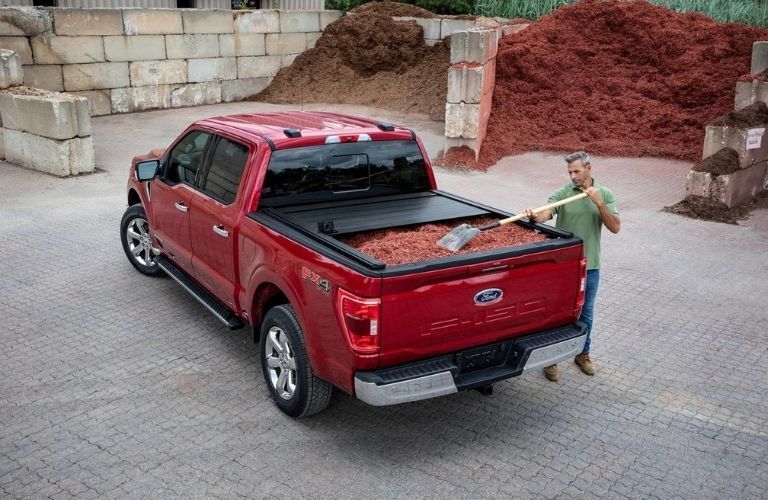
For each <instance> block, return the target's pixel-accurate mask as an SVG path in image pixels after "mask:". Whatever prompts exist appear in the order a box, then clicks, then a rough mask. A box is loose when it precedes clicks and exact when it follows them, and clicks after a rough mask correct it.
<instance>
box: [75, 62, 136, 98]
mask: <svg viewBox="0 0 768 500" xmlns="http://www.w3.org/2000/svg"><path fill="white" fill-rule="evenodd" d="M63 69H64V90H67V91H69V90H97V89H114V88H118V87H127V86H128V85H130V83H131V81H130V77H129V75H128V63H127V62H114V63H95V64H67V65H64V67H63Z"/></svg>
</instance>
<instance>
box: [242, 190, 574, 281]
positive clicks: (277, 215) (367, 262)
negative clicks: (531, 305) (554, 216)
mask: <svg viewBox="0 0 768 500" xmlns="http://www.w3.org/2000/svg"><path fill="white" fill-rule="evenodd" d="M510 215H511V214H509V213H507V212H504V211H500V210H498V209H494V208H491V207H487V206H485V205H482V204H479V203H476V202H473V201H470V200H467V199H464V198H461V197H458V196H455V195H453V194H450V193H445V192H442V191H439V190H430V191H424V192H419V193H411V194H398V195H391V196H377V197H370V198H364V199H357V200H347V201H340V202H326V203H313V204H304V205H295V206H285V207H269V208H263V209H261V210H258V211H256V212H252V213H250V214H249V217H250V218H251V219H254V220H256V221H257V222H259V223H261V224H264V225H266V226H267V227H270V228H272V229H274V230H276V231H278V232H282V233H284V234H286V235H287V236H289V237H292V238H294V239H297V240H298V241H299V242H301V243H302V244H304V245H306V246H310V247H311V248H313V249H314V250H315V251H318V252H320V253H322V254H324V255H326V256H328V257H330V258H333V259H336V260H339V259H343V260H344V261H345V264H347V265H350V266H351V267H353V268H355V269H357V270H359V271H361V272H363V274H367V275H372V276H385V275H386V276H396V275H400V274H408V273H412V272H417V271H427V270H436V269H442V268H446V267H451V266H456V265H460V264H472V263H476V262H483V261H487V260H490V259H494V258H504V257H513V256H516V255H520V254H523V253H529V252H530V251H531V250H532V249H531V248H530V247H531V246H532V245H523V246H520V247H507V248H499V249H494V250H489V251H482V252H476V253H472V254H463V255H459V254H457V255H453V256H449V257H442V258H438V259H432V260H427V261H422V262H416V263H409V264H401V265H395V266H387V265H385V264H384V263H383V262H380V261H378V260H376V259H374V258H373V257H371V256H369V255H366V254H364V253H362V252H359V251H358V250H356V249H354V248H352V247H350V246H348V245H345V244H344V243H342V242H341V241H339V240H338V239H337V238H339V237H341V236H347V235H350V234H354V233H358V232H362V231H373V230H377V229H388V228H396V227H403V226H411V225H419V224H428V223H438V222H449V221H452V220H456V219H465V218H470V217H477V216H491V217H498V218H503V217H508V216H510ZM518 224H521V225H523V226H526V227H529V228H531V229H535V230H537V231H540V232H542V233H544V234H546V235H547V236H548V237H549V239H548V240H546V241H543V242H538V243H535V244H533V245H535V246H536V248H537V249H538V250H551V249H555V248H561V247H563V246H571V245H575V244H579V242H580V240H578V239H576V238H573V237H572V235H571V234H570V233H567V232H564V231H560V230H558V229H555V228H552V227H550V226H541V225H534V224H531V223H529V222H523V221H520V222H518Z"/></svg>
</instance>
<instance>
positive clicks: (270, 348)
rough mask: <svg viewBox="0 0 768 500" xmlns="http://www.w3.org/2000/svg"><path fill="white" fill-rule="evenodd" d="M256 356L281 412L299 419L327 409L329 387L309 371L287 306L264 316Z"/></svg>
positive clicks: (299, 333)
mask: <svg viewBox="0 0 768 500" xmlns="http://www.w3.org/2000/svg"><path fill="white" fill-rule="evenodd" d="M259 355H260V359H261V371H262V373H263V374H264V383H265V384H266V385H267V390H269V393H270V394H271V395H272V399H273V400H274V401H275V404H276V405H277V407H278V408H280V410H282V411H283V413H285V414H287V415H289V416H291V417H298V418H301V417H308V416H310V415H314V414H316V413H320V412H321V411H323V410H324V409H325V408H326V407H328V403H330V401H331V392H332V386H331V384H329V383H328V382H326V381H325V380H322V379H320V378H318V377H317V376H315V374H314V373H313V372H312V367H311V366H310V365H309V358H308V357H307V351H306V348H305V345H304V335H303V333H302V331H301V326H299V322H298V321H297V320H296V315H295V314H294V312H293V308H292V307H291V306H290V305H288V304H285V305H279V306H275V307H273V308H272V309H270V310H269V311H268V312H267V314H266V315H265V316H264V321H262V323H261V341H260V343H259Z"/></svg>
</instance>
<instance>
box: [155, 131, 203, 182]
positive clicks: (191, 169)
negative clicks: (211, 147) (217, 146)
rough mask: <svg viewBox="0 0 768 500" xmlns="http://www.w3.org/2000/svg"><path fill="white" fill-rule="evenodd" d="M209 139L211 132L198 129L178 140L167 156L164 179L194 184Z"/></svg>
mask: <svg viewBox="0 0 768 500" xmlns="http://www.w3.org/2000/svg"><path fill="white" fill-rule="evenodd" d="M210 141H211V134H209V133H207V132H200V131H194V132H190V133H189V134H187V135H186V136H185V137H184V138H183V139H182V140H181V141H179V143H178V144H176V146H175V147H174V148H173V150H172V151H171V154H170V156H169V159H168V166H167V167H166V170H165V178H166V180H168V181H170V182H184V183H186V184H189V185H190V186H194V185H195V181H196V180H197V175H198V173H199V171H200V168H201V167H202V166H203V160H204V158H205V150H206V148H207V147H208V143H209V142H210Z"/></svg>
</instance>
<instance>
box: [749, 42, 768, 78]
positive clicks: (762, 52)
mask: <svg viewBox="0 0 768 500" xmlns="http://www.w3.org/2000/svg"><path fill="white" fill-rule="evenodd" d="M766 69H768V41H758V42H753V43H752V66H751V69H750V73H752V74H753V75H756V74H758V73H762V72H763V71H765V70H766Z"/></svg>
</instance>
